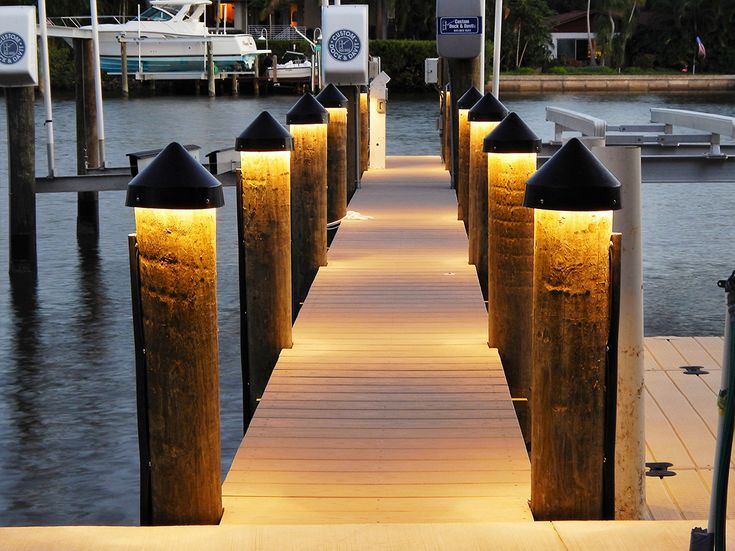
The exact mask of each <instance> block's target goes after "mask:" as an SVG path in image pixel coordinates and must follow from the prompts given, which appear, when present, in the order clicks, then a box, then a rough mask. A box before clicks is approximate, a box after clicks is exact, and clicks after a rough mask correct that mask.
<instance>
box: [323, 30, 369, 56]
mask: <svg viewBox="0 0 735 551" xmlns="http://www.w3.org/2000/svg"><path fill="white" fill-rule="evenodd" d="M327 48H328V50H329V55H331V56H332V57H333V58H334V59H336V60H337V61H352V60H353V59H355V58H356V57H357V56H358V54H359V53H360V48H361V45H360V38H359V37H358V36H357V35H356V34H355V33H353V32H352V31H350V30H349V29H340V30H339V31H337V32H335V33H334V34H332V36H330V37H329V41H328V42H327Z"/></svg>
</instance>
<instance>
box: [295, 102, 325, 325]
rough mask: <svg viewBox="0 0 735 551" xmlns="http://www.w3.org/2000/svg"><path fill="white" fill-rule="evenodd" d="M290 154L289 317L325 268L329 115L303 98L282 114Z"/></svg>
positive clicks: (296, 309)
mask: <svg viewBox="0 0 735 551" xmlns="http://www.w3.org/2000/svg"><path fill="white" fill-rule="evenodd" d="M286 122H287V123H288V124H290V130H291V135H292V136H293V142H294V151H293V153H292V154H291V280H292V286H293V293H292V294H293V306H292V310H293V317H294V319H295V318H296V315H297V314H298V311H299V309H300V307H301V303H302V302H303V301H304V299H305V298H306V294H307V293H308V291H309V287H311V283H312V282H313V281H314V278H315V277H316V274H317V272H318V271H319V267H320V266H326V265H327V124H328V122H329V113H328V112H327V110H326V109H324V107H322V106H321V104H320V103H319V102H318V101H317V100H316V99H314V96H312V95H311V94H305V95H304V96H303V97H302V98H301V99H300V100H299V101H298V102H297V103H296V105H294V107H293V108H292V109H291V110H290V111H289V112H288V113H287V114H286Z"/></svg>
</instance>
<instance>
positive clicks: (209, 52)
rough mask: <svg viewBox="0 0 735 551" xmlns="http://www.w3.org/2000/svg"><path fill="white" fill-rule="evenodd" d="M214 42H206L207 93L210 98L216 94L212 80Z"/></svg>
mask: <svg viewBox="0 0 735 551" xmlns="http://www.w3.org/2000/svg"><path fill="white" fill-rule="evenodd" d="M213 48H214V44H212V42H211V41H209V42H207V93H208V94H209V97H210V98H213V97H215V96H216V95H217V88H216V86H215V84H216V83H215V81H214V54H213Z"/></svg>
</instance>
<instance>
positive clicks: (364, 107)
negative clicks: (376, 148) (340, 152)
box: [360, 86, 370, 177]
mask: <svg viewBox="0 0 735 551" xmlns="http://www.w3.org/2000/svg"><path fill="white" fill-rule="evenodd" d="M368 90H369V88H368V87H367V86H363V87H362V88H361V91H360V177H362V175H363V174H364V173H365V172H366V171H367V169H368V167H369V166H370V98H369V96H368Z"/></svg>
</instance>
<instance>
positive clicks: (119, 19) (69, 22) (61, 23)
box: [46, 15, 135, 29]
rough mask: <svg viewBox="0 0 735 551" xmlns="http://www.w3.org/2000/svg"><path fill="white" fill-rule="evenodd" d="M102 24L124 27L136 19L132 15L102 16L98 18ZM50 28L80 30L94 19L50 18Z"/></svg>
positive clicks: (73, 16)
mask: <svg viewBox="0 0 735 551" xmlns="http://www.w3.org/2000/svg"><path fill="white" fill-rule="evenodd" d="M97 19H98V21H99V22H100V24H109V25H122V24H123V23H127V22H128V21H131V20H133V19H135V17H134V16H132V15H100V16H99V17H98V18H97ZM46 21H47V23H48V25H49V26H53V27H66V28H70V29H79V28H81V27H87V26H89V25H91V24H92V18H91V17H90V16H89V15H71V16H66V17H48V18H47V19H46Z"/></svg>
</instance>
